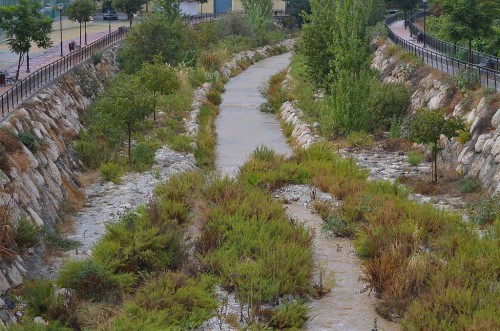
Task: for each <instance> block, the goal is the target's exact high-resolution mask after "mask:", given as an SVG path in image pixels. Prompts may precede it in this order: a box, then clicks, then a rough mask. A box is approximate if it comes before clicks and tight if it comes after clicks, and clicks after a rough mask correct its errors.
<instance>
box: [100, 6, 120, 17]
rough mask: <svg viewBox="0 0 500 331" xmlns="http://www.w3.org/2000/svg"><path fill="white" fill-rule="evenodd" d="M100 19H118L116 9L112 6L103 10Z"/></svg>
mask: <svg viewBox="0 0 500 331" xmlns="http://www.w3.org/2000/svg"><path fill="white" fill-rule="evenodd" d="M102 19H103V20H117V19H118V14H117V13H116V10H114V9H113V8H107V9H105V10H104V12H103V14H102Z"/></svg>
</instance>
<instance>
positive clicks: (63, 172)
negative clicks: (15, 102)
mask: <svg viewBox="0 0 500 331" xmlns="http://www.w3.org/2000/svg"><path fill="white" fill-rule="evenodd" d="M115 52H116V47H113V48H112V49H110V50H108V51H107V52H106V53H105V54H104V56H103V59H102V61H101V63H99V64H98V65H96V66H94V65H93V64H92V63H85V64H83V67H84V71H85V73H86V74H87V75H88V76H89V77H88V78H89V79H91V80H92V81H93V82H94V85H93V88H94V90H95V92H99V91H100V90H102V89H103V86H104V82H105V81H106V80H108V79H109V78H110V77H112V76H114V74H115V73H116V72H117V71H118V66H117V64H116V62H115ZM79 81H80V80H79V79H77V77H76V75H75V74H74V73H73V72H69V73H67V74H65V75H63V76H62V77H60V78H59V79H58V80H57V81H56V82H55V83H53V84H52V85H50V86H49V87H46V88H44V89H43V90H42V91H41V92H40V93H38V94H37V95H36V96H34V97H32V98H31V99H30V100H29V101H26V102H24V103H23V104H22V105H20V106H19V107H18V109H17V110H16V111H14V112H12V113H11V114H10V115H9V116H8V117H7V118H6V119H4V120H3V121H2V122H1V123H0V128H1V129H2V130H6V131H8V132H10V133H12V134H18V133H19V132H28V133H31V134H33V135H34V136H36V137H37V138H38V139H39V141H40V146H39V148H38V149H37V151H36V152H32V151H30V150H29V149H28V148H26V146H24V145H23V146H22V149H21V150H19V151H16V152H15V153H6V152H5V151H4V152H2V153H3V157H5V158H6V159H7V160H8V161H7V162H8V164H9V166H8V167H7V168H8V169H6V170H5V171H1V170H0V206H4V208H7V209H8V210H9V213H8V214H9V221H7V220H3V221H4V222H7V224H5V227H6V229H8V231H9V232H12V231H14V229H15V228H16V226H17V225H18V222H19V219H20V218H21V217H25V218H27V219H28V220H29V221H32V222H34V223H35V224H37V225H38V226H48V227H53V226H54V223H55V220H56V217H57V215H58V211H59V209H60V207H61V205H62V204H63V203H64V202H65V201H68V200H71V199H73V198H74V196H75V195H79V194H81V193H79V191H80V184H79V183H78V179H77V178H76V174H78V172H79V170H80V169H81V167H82V165H81V162H80V161H79V160H78V158H76V156H75V153H74V150H73V149H72V147H71V146H72V142H73V141H74V139H75V137H76V136H77V135H78V134H79V132H80V130H81V129H82V115H83V112H84V110H85V108H86V107H87V106H89V105H90V103H91V100H92V97H93V95H91V94H89V93H88V90H86V89H88V88H89V86H81V85H80V83H79ZM87 81H88V80H87ZM82 84H83V83H82ZM86 95H87V96H86ZM88 95H90V96H88ZM4 147H5V146H4ZM30 253H31V254H32V255H33V256H36V255H38V258H40V256H39V255H41V254H42V249H41V248H40V247H38V248H36V249H35V250H34V251H33V250H30ZM8 260H10V261H7V260H5V261H4V260H2V259H1V258H0V294H2V293H4V292H5V291H7V290H8V289H9V288H11V287H16V286H18V285H20V284H21V282H22V279H23V277H22V276H23V275H25V274H26V269H25V266H24V261H23V259H22V258H21V257H20V256H19V255H16V256H14V257H13V258H11V259H8ZM12 260H13V261H12Z"/></svg>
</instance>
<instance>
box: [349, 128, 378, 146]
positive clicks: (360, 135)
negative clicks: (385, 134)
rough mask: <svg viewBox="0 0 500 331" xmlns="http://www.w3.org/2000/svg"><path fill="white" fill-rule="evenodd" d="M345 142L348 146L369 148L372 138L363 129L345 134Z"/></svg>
mask: <svg viewBox="0 0 500 331" xmlns="http://www.w3.org/2000/svg"><path fill="white" fill-rule="evenodd" d="M346 143H347V146H349V147H354V148H370V147H372V146H373V139H372V137H371V136H370V135H369V134H368V133H366V132H364V131H353V132H351V133H349V134H348V135H347V137H346Z"/></svg>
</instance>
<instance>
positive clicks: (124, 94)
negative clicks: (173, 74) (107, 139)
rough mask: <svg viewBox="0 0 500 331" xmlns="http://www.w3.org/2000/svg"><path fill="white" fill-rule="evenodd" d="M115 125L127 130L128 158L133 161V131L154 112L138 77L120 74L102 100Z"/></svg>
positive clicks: (101, 102) (102, 105)
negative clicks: (131, 151)
mask: <svg viewBox="0 0 500 331" xmlns="http://www.w3.org/2000/svg"><path fill="white" fill-rule="evenodd" d="M100 106H101V107H103V109H106V112H107V114H108V115H109V116H108V118H110V119H112V121H113V124H114V125H116V126H121V127H125V128H126V132H127V137H128V158H129V162H130V161H131V153H130V150H131V144H132V130H133V129H134V128H135V127H136V126H137V124H139V123H141V122H142V121H143V120H144V119H145V118H146V116H147V115H149V114H150V113H151V111H152V100H151V97H150V96H149V95H147V94H146V95H145V94H144V93H143V91H142V89H141V84H140V80H139V79H138V77H136V76H130V75H126V74H118V76H117V77H116V79H115V80H113V83H112V84H110V88H109V89H108V91H107V93H106V95H105V96H104V97H103V98H102V99H101V100H100Z"/></svg>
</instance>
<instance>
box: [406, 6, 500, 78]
mask: <svg viewBox="0 0 500 331" xmlns="http://www.w3.org/2000/svg"><path fill="white" fill-rule="evenodd" d="M427 15H428V13H427ZM422 17H424V12H423V11H421V12H418V13H416V14H415V15H412V16H411V17H410V19H409V28H410V30H411V33H412V34H413V35H415V36H416V35H417V34H418V33H419V32H420V33H422V35H423V36H424V38H425V43H426V45H427V46H429V47H431V48H434V49H435V50H436V51H438V52H440V53H442V54H446V55H448V56H451V57H453V58H455V59H458V60H462V61H467V62H469V63H472V64H478V65H486V64H487V63H488V64H490V65H491V66H492V67H491V68H490V69H494V70H497V71H499V70H500V58H498V57H496V56H493V55H490V54H485V53H482V52H478V51H475V50H472V59H471V61H469V59H468V53H469V49H468V48H467V47H462V46H458V45H457V44H453V43H449V42H447V41H444V40H440V39H437V38H435V37H433V36H432V35H430V34H428V33H425V34H424V33H423V31H422V30H420V29H419V28H418V27H417V26H416V25H415V24H414V23H415V19H417V18H422Z"/></svg>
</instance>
